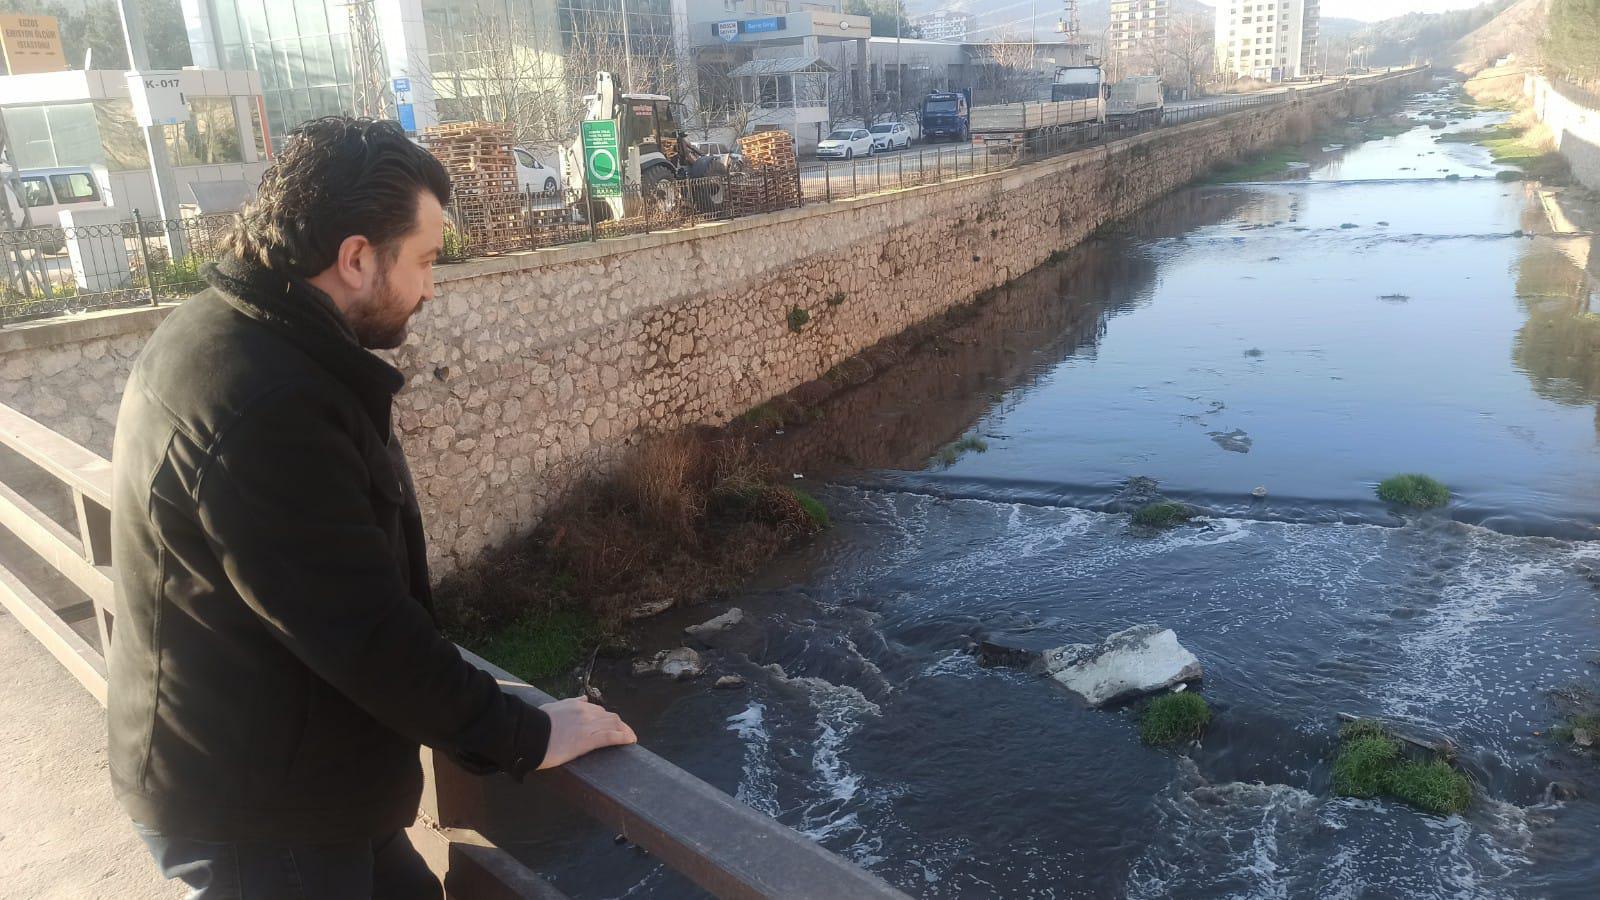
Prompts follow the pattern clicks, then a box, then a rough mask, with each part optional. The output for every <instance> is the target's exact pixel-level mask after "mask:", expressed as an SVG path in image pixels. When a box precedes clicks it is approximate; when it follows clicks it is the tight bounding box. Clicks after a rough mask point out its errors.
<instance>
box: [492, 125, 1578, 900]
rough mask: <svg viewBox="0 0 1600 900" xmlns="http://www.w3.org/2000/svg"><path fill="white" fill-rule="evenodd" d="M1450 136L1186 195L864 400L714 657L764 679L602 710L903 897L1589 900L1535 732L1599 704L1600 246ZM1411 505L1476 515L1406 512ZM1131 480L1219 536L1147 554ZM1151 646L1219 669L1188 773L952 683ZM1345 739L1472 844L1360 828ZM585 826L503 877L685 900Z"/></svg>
mask: <svg viewBox="0 0 1600 900" xmlns="http://www.w3.org/2000/svg"><path fill="white" fill-rule="evenodd" d="M1440 102H1442V101H1441V100H1440V99H1439V98H1438V97H1426V98H1422V99H1420V100H1417V101H1414V103H1416V104H1418V105H1421V106H1426V105H1437V104H1438V103H1440ZM1493 118H1494V117H1493V116H1491V115H1483V116H1479V117H1477V118H1475V119H1473V120H1471V121H1467V122H1464V123H1462V124H1460V125H1456V126H1453V127H1455V128H1467V127H1476V126H1480V125H1482V124H1484V123H1485V122H1487V121H1490V120H1492V119H1493ZM1435 134H1436V132H1432V131H1429V130H1428V129H1426V128H1419V129H1416V130H1414V131H1412V132H1409V133H1407V134H1403V135H1400V136H1397V137H1394V138H1386V139H1383V140H1380V141H1374V142H1368V143H1365V144H1362V145H1360V146H1355V147H1351V148H1348V149H1332V150H1330V151H1329V152H1328V153H1326V154H1321V153H1319V154H1316V155H1315V158H1316V160H1317V161H1316V162H1315V164H1314V165H1313V166H1312V167H1311V168H1310V169H1309V170H1305V171H1303V172H1302V173H1301V174H1302V176H1303V177H1302V178H1300V179H1298V180H1292V181H1284V182H1279V183H1266V184H1249V185H1227V186H1205V187H1196V188H1193V189H1190V190H1188V191H1185V192H1182V193H1180V194H1178V195H1175V196H1173V197H1170V198H1168V199H1166V200H1164V201H1162V202H1160V203H1158V204H1156V205H1155V206H1153V207H1151V208H1150V209H1148V210H1146V211H1145V212H1144V213H1142V214H1141V215H1139V216H1137V217H1136V218H1135V219H1133V220H1132V221H1129V222H1127V223H1124V224H1123V225H1121V226H1118V227H1115V228H1111V229H1108V230H1106V231H1105V232H1103V233H1102V234H1100V235H1098V236H1097V237H1095V238H1094V239H1092V240H1091V241H1089V242H1087V243H1086V244H1085V245H1084V246H1082V247H1081V248H1079V249H1078V250H1077V251H1075V252H1074V253H1072V254H1070V256H1069V257H1068V258H1067V259H1064V260H1062V261H1060V262H1058V263H1052V264H1050V265H1048V266H1045V267H1044V268H1042V269H1040V270H1038V271H1036V272H1033V273H1031V274H1029V275H1028V276H1026V277H1024V278H1022V279H1019V280H1018V281H1017V282H1015V283H1013V284H1012V285H1010V286H1008V287H1007V288H1005V289H1003V290H1001V291H998V292H996V293H995V294H994V295H993V296H990V297H988V298H986V299H985V301H984V302H983V303H982V304H980V305H979V306H978V307H977V309H976V311H975V312H974V313H972V314H971V315H970V316H969V317H968V318H967V319H966V320H965V321H963V322H962V323H960V324H959V325H957V326H956V327H954V328H953V329H952V330H951V331H950V332H949V333H948V334H947V335H946V336H945V337H943V338H941V339H939V340H938V341H935V342H934V345H933V346H932V347H931V348H930V349H928V350H927V351H926V352H923V353H921V354H919V355H917V356H915V357H913V358H912V359H910V360H909V361H907V362H906V363H904V364H903V365H901V366H899V367H897V368H895V369H892V370H890V371H888V372H885V373H884V374H882V375H881V376H880V377H879V378H877V379H876V380H874V381H872V382H870V383H868V384H867V385H864V386H862V387H860V388H858V389H855V390H853V391H851V392H849V393H847V394H845V395H844V396H842V397H840V398H838V399H837V400H835V401H834V402H833V403H831V404H830V405H829V406H828V407H827V408H826V409H825V411H824V412H825V415H824V417H823V418H822V420H821V421H819V422H817V423H815V424H813V425H810V426H806V427H804V428H801V429H798V430H796V431H795V432H794V433H793V434H790V435H786V436H784V438H783V439H781V440H780V441H779V443H778V444H777V446H776V447H775V452H777V453H779V454H780V455H783V457H784V458H785V459H786V460H788V461H789V463H790V465H792V466H793V468H794V471H796V472H797V473H803V474H806V475H807V481H806V482H804V483H806V484H807V485H809V486H811V487H813V488H814V489H817V490H818V492H819V493H820V494H821V496H822V497H823V499H824V500H825V502H826V503H827V504H828V506H829V508H830V510H831V512H832V515H833V518H834V522H835V527H834V528H833V529H832V530H831V531H829V532H828V533H827V534H826V535H824V536H823V537H822V538H820V539H818V540H817V541H815V542H814V543H812V544H811V545H809V546H807V547H806V548H805V549H803V550H801V551H799V552H797V553H795V554H792V555H790V556H789V557H787V558H785V559H783V560H782V561H781V562H780V563H779V564H777V565H775V566H774V567H772V569H771V570H770V571H768V572H765V573H763V575H762V576H761V578H760V579H758V580H757V581H756V582H755V583H754V584H752V585H750V586H749V587H748V588H746V589H745V590H743V591H742V592H741V593H740V594H739V596H737V597H735V598H734V602H735V603H736V605H738V606H740V607H742V608H743V609H744V610H745V612H746V613H747V614H749V615H751V616H752V617H754V618H755V619H756V620H757V621H758V622H759V623H760V628H759V632H760V633H759V636H758V637H757V638H756V639H754V640H753V641H748V642H746V643H745V645H744V646H742V647H741V648H739V650H738V651H729V652H723V653H718V654H713V655H712V657H711V660H712V663H713V672H714V673H715V674H720V673H725V672H726V673H738V674H742V675H744V676H745V677H746V678H747V679H748V680H749V687H748V688H746V689H745V690H742V691H713V690H711V689H710V687H709V684H708V681H709V679H707V680H703V681H701V682H698V683H695V684H692V685H681V684H670V683H663V682H648V681H633V680H630V679H627V678H626V677H624V676H621V675H620V674H617V673H615V672H607V673H604V674H605V675H606V676H607V678H608V679H609V680H607V681H605V682H603V683H604V686H605V687H606V689H607V693H608V696H609V697H610V699H611V701H612V702H613V704H614V705H615V706H616V707H617V708H618V709H619V710H620V711H621V712H622V713H623V714H624V715H625V716H626V717H627V718H628V719H629V720H630V721H631V722H633V724H634V725H635V727H636V728H637V729H638V731H639V734H640V736H641V739H642V740H643V742H644V743H645V744H646V745H648V746H649V747H651V749H653V750H655V751H656V752H658V753H660V754H662V755H663V756H665V757H666V758H667V759H669V760H671V761H673V762H675V763H677V764H678V765H680V766H683V767H684V768H686V769H688V770H690V771H692V772H694V773H696V774H697V775H699V776H701V777H703V778H705V779H707V780H708V781H710V782H711V783H713V784H715V785H717V786H718V787H720V788H722V789H724V790H727V791H729V792H730V793H734V794H736V795H737V796H738V797H739V798H740V799H741V800H743V801H744V802H746V803H748V804H750V805H752V806H754V807H756V808H757V809H760V810H763V811H765V812H767V813H770V814H771V815H773V816H775V817H777V818H778V819H779V820H781V821H783V822H784V823H786V824H788V825H790V826H792V827H794V828H796V829H798V830H799V831H801V832H803V833H805V834H807V835H809V836H811V837H813V838H814V839H816V840H818V841H820V842H822V843H823V844H824V845H826V846H827V847H829V848H831V849H833V850H835V851H837V852H840V853H843V854H845V855H847V856H849V857H850V858H852V859H855V860H857V861H859V862H861V863H862V864H864V865H866V866H868V867H869V868H871V869H872V870H873V871H875V872H877V873H879V874H880V875H882V876H883V877H885V878H887V879H888V880H890V881H891V882H893V883H894V884H896V885H897V886H899V887H901V888H902V889H904V890H906V891H907V892H909V893H911V894H913V895H916V896H924V897H1075V896H1132V897H1166V896H1184V897H1328V896H1348V897H1469V896H1470V897H1495V896H1506V897H1590V896H1594V890H1595V888H1594V886H1595V885H1596V884H1597V883H1600V765H1597V764H1596V762H1595V761H1594V760H1592V759H1585V758H1582V757H1579V756H1576V755H1574V754H1572V753H1571V752H1569V751H1568V750H1565V749H1562V748H1561V747H1559V746H1557V745H1556V744H1555V742H1554V741H1553V740H1552V739H1551V738H1550V737H1549V735H1548V732H1549V729H1550V727H1551V725H1552V724H1554V723H1556V722H1557V721H1558V719H1559V709H1558V707H1557V705H1556V704H1554V703H1553V702H1552V700H1551V696H1550V693H1551V692H1552V691H1556V690H1563V689H1568V688H1570V687H1572V686H1574V685H1576V686H1579V687H1588V688H1593V687H1596V686H1597V684H1600V668H1596V666H1595V665H1594V662H1595V660H1596V658H1597V655H1600V615H1597V613H1600V598H1597V596H1596V587H1595V585H1596V584H1600V543H1595V542H1593V539H1594V538H1596V537H1600V532H1597V531H1596V524H1597V523H1600V444H1597V428H1600V419H1597V413H1596V410H1597V403H1600V317H1596V316H1594V315H1592V314H1591V313H1590V312H1589V308H1590V304H1591V303H1592V302H1593V301H1594V300H1595V298H1596V288H1595V285H1596V280H1597V275H1600V253H1597V254H1595V256H1593V257H1591V256H1590V244H1589V240H1588V239H1587V238H1583V237H1560V236H1552V235H1550V234H1549V231H1550V226H1549V224H1548V222H1547V218H1546V216H1545V214H1544V213H1543V211H1542V209H1541V206H1540V202H1539V198H1538V195H1537V192H1536V190H1534V188H1533V186H1530V185H1523V184H1517V183H1510V184H1508V183H1504V182H1500V181H1496V180H1494V179H1493V178H1492V177H1483V176H1492V174H1493V172H1494V171H1495V170H1496V168H1497V167H1496V166H1494V165H1493V164H1492V163H1491V162H1490V161H1489V160H1488V157H1487V155H1486V154H1485V152H1484V151H1483V150H1481V149H1480V148H1477V147H1475V146H1473V145H1469V144H1454V143H1436V142H1435V140H1434V136H1435ZM1452 173H1454V174H1459V175H1461V176H1463V177H1462V179H1460V180H1448V179H1447V178H1446V176H1447V175H1449V174H1452ZM1586 269H1587V271H1586ZM963 436H974V437H978V438H980V439H981V440H982V441H984V442H986V444H987V451H986V452H979V451H978V449H976V448H969V449H967V450H966V451H964V452H960V453H955V452H950V453H941V449H942V448H945V447H947V446H950V445H951V444H952V443H953V442H955V441H956V440H957V439H959V438H961V437H963ZM1404 471H1425V472H1427V473H1429V474H1432V475H1434V476H1435V477H1437V478H1439V479H1441V480H1442V481H1444V482H1445V483H1447V484H1448V485H1449V486H1450V487H1451V488H1452V490H1453V491H1454V493H1455V497H1456V499H1455V502H1454V503H1453V504H1452V506H1451V507H1450V508H1449V509H1448V510H1446V511H1444V512H1443V513H1434V514H1428V515H1401V514H1399V513H1397V512H1395V511H1393V510H1391V509H1389V508H1388V507H1386V506H1385V505H1383V504H1381V503H1380V502H1378V501H1377V500H1376V498H1375V496H1374V485H1375V483H1376V482H1377V481H1378V480H1380V479H1381V478H1383V477H1386V476H1388V475H1391V474H1394V473H1397V472H1404ZM1135 477H1139V478H1149V479H1155V480H1156V481H1157V482H1158V483H1159V485H1160V489H1161V491H1162V492H1164V493H1165V494H1167V495H1169V496H1172V497H1175V498H1179V499H1182V500H1184V501H1186V502H1189V503H1191V504H1193V505H1194V506H1196V507H1198V508H1199V509H1201V510H1202V511H1203V512H1204V513H1205V515H1204V516H1203V517H1202V518H1201V519H1199V520H1198V521H1196V522H1195V523H1193V524H1191V525H1188V526H1185V527H1181V528H1178V529H1174V530H1171V531H1166V532H1162V533H1158V534H1149V533H1140V532H1138V531H1137V530H1135V529H1133V528H1131V527H1130V524H1129V519H1128V515H1127V510H1128V509H1129V508H1131V507H1130V504H1129V498H1128V496H1127V493H1126V492H1127V484H1128V482H1129V479H1131V478H1135ZM1258 486H1260V487H1264V488H1266V490H1267V496H1266V497H1265V498H1263V499H1258V498H1255V497H1253V496H1252V494H1251V492H1252V490H1253V489H1254V488H1256V487H1258ZM716 611H718V610H717V609H715V608H713V609H709V610H708V609H699V610H687V611H682V612H681V613H675V614H673V615H672V616H669V617H665V618H664V620H663V621H661V622H658V623H656V624H655V625H654V626H652V627H653V628H654V629H655V630H654V631H653V632H652V635H651V636H650V637H651V638H652V639H653V640H654V641H655V642H656V643H654V644H652V645H651V646H672V645H673V643H674V642H675V641H676V638H675V637H674V633H675V631H676V629H678V628H681V627H682V626H683V625H685V624H690V623H692V622H695V621H699V620H701V619H704V618H709V616H710V615H711V614H714V613H715V612H716ZM1142 622H1157V623H1161V624H1163V625H1166V626H1169V627H1171V628H1173V629H1175V630H1176V631H1177V633H1178V635H1179V638H1180V639H1181V640H1182V642H1183V643H1184V644H1185V645H1186V646H1188V647H1189V648H1190V649H1192V650H1193V651H1194V652H1195V654H1196V655H1198V656H1199V658H1200V659H1201V661H1202V663H1203V665H1204V667H1205V681H1204V684H1203V686H1202V690H1203V693H1204V696H1205V697H1206V699H1207V700H1208V701H1210V703H1211V705H1212V707H1213V709H1214V711H1215V716H1214V719H1213V723H1212V725H1211V728H1210V730H1209V731H1208V733H1207V734H1206V736H1205V739H1204V741H1203V742H1202V743H1201V744H1200V745H1199V746H1198V747H1197V748H1191V749H1188V750H1185V751H1182V752H1174V751H1166V750H1155V749H1150V748H1147V747H1145V746H1143V745H1141V744H1140V742H1139V739H1138V734H1137V720H1136V715H1135V714H1136V710H1137V708H1136V707H1125V708H1122V709H1112V710H1093V709H1088V708H1086V707H1085V706H1084V705H1083V704H1081V703H1080V702H1078V701H1076V700H1074V699H1073V698H1072V697H1071V696H1069V695H1068V694H1066V693H1065V692H1064V691H1062V690H1060V689H1059V688H1057V687H1056V686H1055V685H1053V683H1051V682H1048V681H1045V680H1041V679H1037V678H1033V677H1030V676H1028V675H1026V674H1023V673H1021V672H1017V671H1009V670H1005V669H983V668H980V667H979V666H978V665H977V664H976V662H975V661H974V660H973V659H972V658H971V657H969V656H967V655H965V654H964V653H963V652H962V651H961V648H962V646H964V645H965V644H966V643H967V641H968V640H969V639H970V638H971V637H974V636H978V637H991V638H996V639H1003V640H1006V641H1009V642H1012V643H1015V644H1020V645H1025V646H1031V647H1037V648H1047V647H1052V646H1056V645H1060V644H1064V643H1068V642H1073V641H1091V640H1095V639H1098V638H1100V637H1103V636H1105V635H1106V634H1108V633H1110V632H1112V631H1115V630H1118V629H1120V628H1123V627H1126V626H1128V625H1132V624H1137V623H1142ZM1338 713H1353V714H1358V715H1376V716H1382V717H1385V718H1388V719H1391V720H1395V721H1399V722H1404V723H1409V724H1410V725H1411V726H1412V727H1414V728H1415V729H1416V730H1418V731H1421V732H1424V733H1428V734H1433V735H1437V736H1441V737H1447V738H1449V739H1450V740H1451V741H1453V742H1454V743H1456V744H1457V745H1458V746H1459V747H1460V748H1461V756H1460V762H1461V764H1462V766H1463V768H1464V769H1466V770H1467V771H1468V772H1469V773H1471V775H1472V776H1473V777H1474V779H1475V780H1476V781H1477V782H1478V785H1479V791H1478V796H1477V798H1476V799H1475V801H1474V802H1473V804H1472V806H1471V808H1470V809H1469V810H1468V811H1467V812H1466V813H1464V814H1462V815H1460V816H1451V817H1448V818H1442V817H1437V816H1432V815H1427V814H1424V813H1421V812H1418V811H1415V810H1413V809H1410V808H1408V807H1405V806H1403V805H1400V804H1398V803H1395V802H1387V801H1357V800H1350V799H1341V798H1337V797H1335V796H1333V793H1332V791H1331V789H1330V765H1331V758H1332V756H1333V754H1334V751H1335V749H1336V747H1337V728H1338V721H1337V718H1336V716H1337V714H1338ZM1552 785H1555V786H1556V787H1554V788H1553V787H1552ZM1571 791H1575V792H1576V795H1577V796H1576V799H1563V798H1565V797H1567V796H1568V794H1569V793H1570V792H1571ZM506 802H507V803H508V804H509V803H510V802H511V801H510V800H509V799H508V800H507V801H506ZM518 802H525V801H522V800H519V801H518ZM571 822H572V820H570V819H561V818H559V817H557V818H554V819H552V820H551V821H550V822H547V823H545V826H544V830H543V831H542V832H540V831H538V830H537V829H536V830H534V831H532V832H528V833H526V834H525V835H524V836H525V837H527V841H526V842H523V843H515V842H513V843H512V846H513V847H514V848H515V849H516V850H517V852H519V853H520V854H522V855H523V856H524V857H525V858H527V859H528V860H529V861H531V862H533V863H535V864H536V865H538V866H539V868H541V869H542V870H544V871H547V872H550V873H551V875H552V877H553V879H554V880H555V883H556V885H557V886H558V887H560V888H561V889H563V890H566V891H568V892H569V893H571V894H572V895H573V896H575V897H601V896H637V897H681V896H697V894H696V891H695V889H694V888H693V887H692V886H690V885H688V884H687V882H685V881H683V880H682V879H680V878H679V877H677V876H676V875H673V874H672V873H670V872H668V871H666V870H665V869H664V868H663V867H661V866H660V865H659V864H658V863H656V862H654V861H653V860H651V859H650V858H649V857H647V856H645V855H644V854H642V853H641V852H640V851H638V850H636V849H633V848H631V847H627V846H621V845H615V844H613V842H612V841H611V840H610V836H609V835H605V834H598V833H596V830H595V829H593V828H569V826H570V825H571ZM554 835H560V836H559V837H557V836H554Z"/></svg>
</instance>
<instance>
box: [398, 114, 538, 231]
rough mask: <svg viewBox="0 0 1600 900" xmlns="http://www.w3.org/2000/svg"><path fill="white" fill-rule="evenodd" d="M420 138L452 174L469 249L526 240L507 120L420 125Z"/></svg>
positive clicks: (522, 203)
mask: <svg viewBox="0 0 1600 900" xmlns="http://www.w3.org/2000/svg"><path fill="white" fill-rule="evenodd" d="M422 143H423V144H424V145H425V146H426V147H427V148H428V150H429V151H430V152H431V153H433V155H434V156H435V157H437V158H438V160H439V162H440V163H441V164H442V165H443V166H444V170H445V171H446V172H448V173H449V175H450V189H451V192H452V193H453V194H454V196H455V212H456V216H457V218H458V219H459V221H457V222H456V228H457V229H459V230H460V232H461V235H462V237H463V239H464V240H465V241H466V244H467V246H468V247H469V248H471V249H472V250H474V251H476V252H494V251H498V250H508V249H511V248H512V247H516V246H521V244H522V243H524V242H525V241H526V222H525V220H524V215H525V214H526V210H525V209H524V206H525V202H524V200H523V197H522V194H521V192H520V191H519V190H518V188H517V158H516V156H515V154H513V153H512V152H511V144H512V132H511V126H509V125H496V124H493V123H490V122H453V123H450V124H448V125H435V126H433V127H431V128H426V129H423V131H422Z"/></svg>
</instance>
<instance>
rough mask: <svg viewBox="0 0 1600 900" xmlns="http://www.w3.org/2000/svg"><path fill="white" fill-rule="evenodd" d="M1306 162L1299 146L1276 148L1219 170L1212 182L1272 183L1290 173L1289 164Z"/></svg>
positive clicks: (1303, 151) (1303, 152) (1302, 149)
mask: <svg viewBox="0 0 1600 900" xmlns="http://www.w3.org/2000/svg"><path fill="white" fill-rule="evenodd" d="M1293 162H1305V150H1304V148H1302V147H1298V146H1287V147H1274V148H1272V149H1270V150H1268V151H1266V152H1265V153H1260V154H1256V155H1254V156H1250V157H1246V158H1244V159H1241V160H1239V161H1238V162H1235V163H1230V164H1229V165H1227V166H1224V167H1222V168H1221V169H1219V170H1217V173H1216V174H1215V175H1214V176H1212V179H1211V180H1212V181H1213V182H1214V183H1217V184H1237V183H1239V182H1245V181H1272V180H1276V179H1279V178H1281V177H1283V176H1284V175H1285V174H1287V173H1288V171H1289V164H1290V163H1293Z"/></svg>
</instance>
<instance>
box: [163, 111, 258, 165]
mask: <svg viewBox="0 0 1600 900" xmlns="http://www.w3.org/2000/svg"><path fill="white" fill-rule="evenodd" d="M162 131H163V132H164V134H165V135H166V140H167V154H168V155H169V156H170V157H171V159H172V164H173V165H175V166H214V165H218V164H220V163H236V162H243V161H244V156H243V155H242V153H241V151H240V148H239V120H238V118H237V117H236V116H235V115H234V113H233V101H232V100H230V99H228V98H227V97H190V98H189V121H187V122H185V123H183V124H182V125H168V126H166V127H165V128H163V129H162Z"/></svg>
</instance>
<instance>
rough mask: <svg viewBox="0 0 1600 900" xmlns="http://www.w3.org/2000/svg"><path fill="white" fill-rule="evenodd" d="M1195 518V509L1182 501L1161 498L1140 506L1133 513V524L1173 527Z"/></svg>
mask: <svg viewBox="0 0 1600 900" xmlns="http://www.w3.org/2000/svg"><path fill="white" fill-rule="evenodd" d="M1192 518H1194V510H1192V509H1190V508H1189V507H1187V506H1184V505H1183V504H1182V503H1174V502H1173V501H1171V500H1160V501H1157V502H1155V503H1149V504H1146V505H1144V506H1141V507H1139V508H1138V509H1137V510H1135V511H1134V513H1133V524H1135V525H1140V526H1143V527H1145V528H1171V527H1173V526H1174V525H1181V524H1183V523H1184V522H1187V521H1189V520H1190V519H1192Z"/></svg>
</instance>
